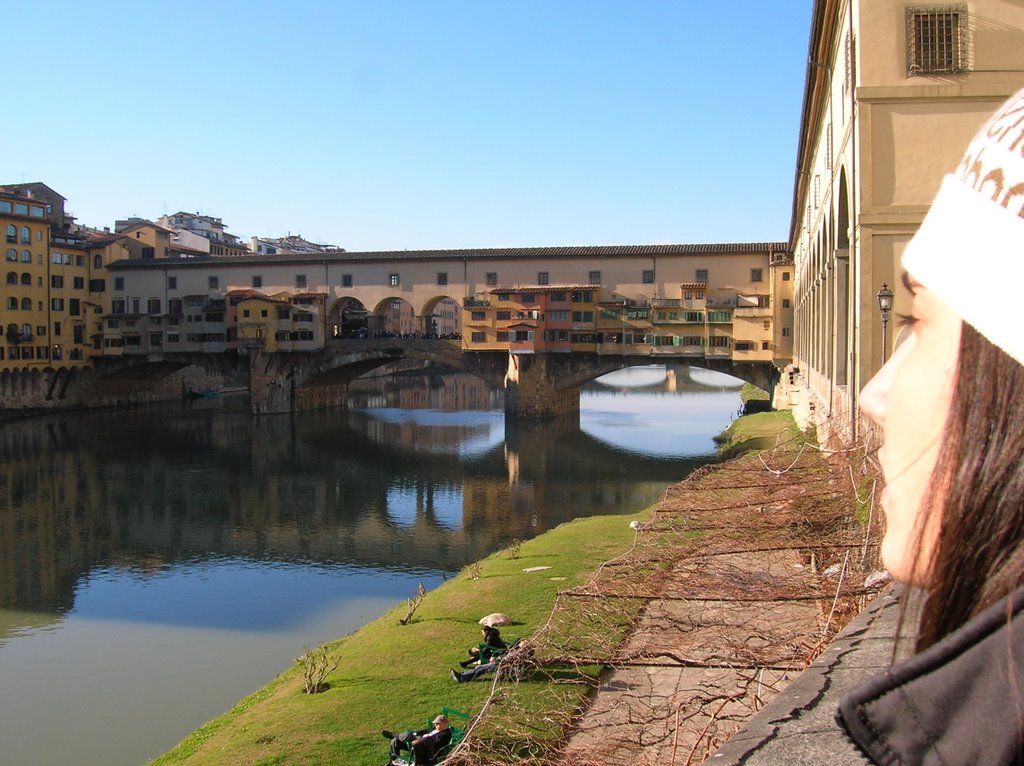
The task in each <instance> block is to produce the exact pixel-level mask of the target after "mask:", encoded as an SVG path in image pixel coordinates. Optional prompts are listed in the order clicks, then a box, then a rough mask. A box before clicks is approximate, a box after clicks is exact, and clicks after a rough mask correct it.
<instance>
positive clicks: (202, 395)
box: [185, 388, 221, 399]
mask: <svg viewBox="0 0 1024 766" xmlns="http://www.w3.org/2000/svg"><path fill="white" fill-rule="evenodd" d="M220 394H221V391H220V389H219V388H210V389H207V390H205V391H189V392H188V393H186V394H185V398H186V399H212V398H213V397H215V396H220Z"/></svg>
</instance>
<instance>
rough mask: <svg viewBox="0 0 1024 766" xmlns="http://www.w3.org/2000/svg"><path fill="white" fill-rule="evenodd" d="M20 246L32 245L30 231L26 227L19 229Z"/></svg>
mask: <svg viewBox="0 0 1024 766" xmlns="http://www.w3.org/2000/svg"><path fill="white" fill-rule="evenodd" d="M21 244H23V245H30V244H32V230H31V229H30V228H29V227H28V226H22V227H21Z"/></svg>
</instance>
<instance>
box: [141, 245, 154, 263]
mask: <svg viewBox="0 0 1024 766" xmlns="http://www.w3.org/2000/svg"><path fill="white" fill-rule="evenodd" d="M154 253H155V251H154V249H153V248H152V247H144V248H142V257H143V258H145V259H146V260H149V259H151V258H152V257H153V256H154Z"/></svg>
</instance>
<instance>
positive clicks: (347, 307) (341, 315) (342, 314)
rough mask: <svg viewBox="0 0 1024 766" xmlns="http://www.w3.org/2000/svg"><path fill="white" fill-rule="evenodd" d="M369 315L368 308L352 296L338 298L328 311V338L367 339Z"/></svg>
mask: <svg viewBox="0 0 1024 766" xmlns="http://www.w3.org/2000/svg"><path fill="white" fill-rule="evenodd" d="M368 314H369V312H368V311H367V310H366V306H364V305H363V302H362V301H361V300H359V299H358V298H356V297H354V296H351V295H344V296H342V297H340V298H338V299H337V300H336V301H334V303H333V304H331V306H330V308H329V309H328V311H327V335H326V337H327V338H328V339H330V340H335V339H338V338H360V337H363V338H365V337H367V335H368V333H369V330H368V328H367V323H366V317H367V315H368Z"/></svg>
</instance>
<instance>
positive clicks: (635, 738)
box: [448, 440, 877, 766]
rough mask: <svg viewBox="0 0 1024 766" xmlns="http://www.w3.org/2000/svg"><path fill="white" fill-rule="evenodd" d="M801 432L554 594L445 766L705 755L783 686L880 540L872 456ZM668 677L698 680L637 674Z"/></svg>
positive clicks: (681, 501) (675, 498)
mask: <svg viewBox="0 0 1024 766" xmlns="http://www.w3.org/2000/svg"><path fill="white" fill-rule="evenodd" d="M801 442H802V440H796V441H793V442H787V443H779V444H777V445H776V447H775V448H774V449H773V450H771V451H770V454H767V453H766V456H765V457H766V460H767V462H764V461H762V459H761V457H759V456H756V455H750V456H746V457H742V458H738V459H736V460H733V461H731V462H730V463H728V464H726V465H724V466H705V467H702V468H700V469H698V470H696V471H694V472H693V473H692V474H691V475H690V477H689V478H688V479H687V480H686V481H684V482H682V483H680V484H678V485H675V486H673V487H670V488H668V489H667V490H666V491H665V492H664V493H663V495H662V498H661V501H660V506H659V508H658V510H657V511H656V512H655V514H654V515H653V517H652V518H651V519H650V520H649V521H647V522H645V523H644V524H643V525H642V530H643V533H642V534H639V533H638V534H636V535H635V536H634V540H633V545H632V546H631V547H630V548H629V550H627V551H626V552H624V553H623V554H622V555H620V556H618V557H616V558H615V559H612V560H610V561H607V562H605V563H604V564H602V565H601V566H600V567H599V568H598V569H597V571H595V572H594V573H593V575H592V576H591V578H590V579H589V580H588V582H586V583H584V584H582V585H580V586H578V587H575V588H572V589H569V590H565V591H562V592H560V593H559V594H558V595H557V597H556V599H555V604H554V606H553V608H552V610H551V612H550V613H549V615H548V619H547V621H546V622H545V624H544V625H542V626H540V627H539V629H538V630H536V631H535V632H534V634H533V635H532V636H531V637H530V639H529V640H530V645H531V647H532V649H533V651H534V654H533V655H531V656H530V658H529V661H528V662H523V663H521V664H519V665H518V666H517V667H516V668H515V671H514V672H513V666H511V665H510V666H509V669H508V670H507V671H502V670H500V669H499V671H498V672H497V673H496V674H495V675H494V677H493V678H492V685H491V692H490V695H489V697H488V699H487V701H486V702H485V704H484V707H483V710H481V711H480V714H479V715H478V716H477V717H476V718H474V720H473V721H472V722H471V724H470V726H469V731H468V734H467V737H466V739H465V740H464V741H463V742H462V743H460V746H459V748H458V750H457V751H455V752H454V753H453V754H452V756H451V757H450V758H449V760H448V763H449V764H451V766H484V765H485V764H486V765H487V766H502V765H504V764H509V765H510V766H511V764H516V766H570V764H571V766H590V764H598V763H600V764H630V765H631V766H632V765H633V764H647V763H651V764H653V763H659V764H664V763H666V762H670V759H672V758H674V757H675V753H676V752H677V749H682V750H681V751H682V752H687V751H688V756H687V763H691V764H692V763H696V762H697V761H698V760H701V759H703V758H704V757H705V756H706V755H707V754H708V753H710V752H711V750H713V749H714V748H715V747H717V746H718V745H719V744H720V743H721V742H723V741H724V740H725V739H727V738H728V737H729V736H731V734H732V733H733V732H734V731H735V730H736V729H738V728H739V727H740V726H742V724H743V723H744V722H745V721H746V720H747V718H749V717H750V716H751V715H753V714H754V712H756V711H757V710H758V709H760V708H761V707H763V706H764V705H765V704H766V703H767V702H768V701H769V700H770V699H771V698H772V697H773V696H775V695H776V694H778V693H779V691H781V690H782V689H783V688H784V687H785V685H786V683H788V680H789V679H791V678H792V677H793V675H794V674H795V673H797V672H799V671H800V670H801V669H802V668H803V667H805V666H806V665H807V664H808V663H809V662H810V661H811V660H812V659H813V658H814V657H815V656H816V655H817V654H818V653H819V652H820V651H821V649H822V648H823V646H824V641H825V640H827V639H828V638H830V637H831V636H832V635H833V634H834V632H836V631H838V630H839V629H840V627H841V626H842V624H844V623H845V621H846V620H848V619H849V618H850V617H852V616H853V614H855V613H856V610H857V607H858V604H859V603H860V601H861V600H862V595H861V594H863V593H865V589H864V588H863V586H862V585H861V582H862V580H859V579H858V578H856V577H855V576H854V573H853V572H852V571H851V568H852V566H853V565H854V564H853V562H855V561H856V559H857V558H862V559H863V564H862V568H863V567H864V566H867V565H868V564H869V563H870V559H871V558H872V554H871V552H873V551H875V550H876V548H877V530H876V529H871V528H869V529H868V530H867V532H866V536H865V531H864V530H863V529H862V528H861V527H859V526H858V525H857V523H856V521H855V520H854V518H853V509H854V508H855V507H856V503H857V500H858V499H859V496H858V492H857V487H856V486H855V485H854V482H853V476H854V473H853V470H852V468H851V465H852V462H853V461H859V462H858V471H859V472H860V473H861V474H862V475H863V473H864V471H863V466H865V465H867V463H865V462H864V460H865V453H864V452H863V451H862V450H859V449H858V450H852V451H843V452H832V451H822V450H817V449H806V448H805V446H804V445H803V444H802V443H801ZM773 466H783V467H784V468H783V469H782V470H780V469H778V468H775V467H773ZM871 502H872V505H873V504H874V488H872V492H871ZM875 526H877V525H875ZM852 551H857V552H858V553H859V554H861V555H860V556H850V553H851V552H852ZM866 554H867V555H866ZM873 555H877V554H873ZM812 557H813V558H814V559H815V561H816V563H817V565H818V566H817V568H816V569H815V568H814V567H812V566H811V559H812ZM832 572H834V574H825V573H832ZM799 615H805V616H799ZM806 615H809V616H806ZM823 634H824V636H825V637H824V639H823ZM602 671H604V672H602ZM665 672H672V673H683V672H686V673H688V674H690V675H689V676H687V677H688V678H691V681H689V682H687V683H683V682H680V686H679V690H678V691H677V692H676V693H675V694H674V695H672V694H670V695H669V696H668V697H665V696H658V695H659V694H662V695H663V692H659V693H655V692H654V691H653V689H654V687H653V686H652V687H651V688H650V689H647V688H646V687H644V686H642V685H639V684H638V682H637V681H636V679H643V678H644V677H645V676H646V675H647V674H650V673H665ZM680 678H683V676H680ZM598 684H603V685H604V687H603V691H602V692H601V693H599V694H597V695H596V696H594V695H593V694H592V695H590V696H583V695H580V694H579V693H578V690H581V689H586V688H593V687H596V686H597V685H598ZM526 689H529V692H528V693H521V692H522V691H523V690H526ZM539 694H543V695H545V698H544V699H541V698H540V697H539V696H538V695H539ZM613 721H614V722H617V723H614V724H613V723H610V722H613ZM595 734H599V735H600V737H601V742H602V743H603V744H602V745H601V747H600V748H598V747H597V746H596V745H594V744H593V743H594V740H593V739H589V740H588V737H591V736H593V735H595ZM588 742H590V744H588Z"/></svg>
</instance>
